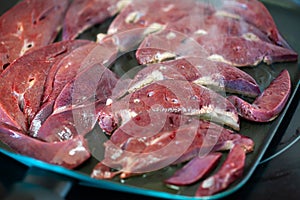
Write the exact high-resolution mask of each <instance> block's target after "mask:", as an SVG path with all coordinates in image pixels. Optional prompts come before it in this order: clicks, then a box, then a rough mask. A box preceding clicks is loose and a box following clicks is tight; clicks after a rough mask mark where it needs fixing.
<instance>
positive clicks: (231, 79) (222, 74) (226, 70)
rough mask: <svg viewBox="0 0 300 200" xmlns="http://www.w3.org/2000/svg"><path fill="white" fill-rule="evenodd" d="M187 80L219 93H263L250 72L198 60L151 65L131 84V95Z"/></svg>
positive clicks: (252, 95)
mask: <svg viewBox="0 0 300 200" xmlns="http://www.w3.org/2000/svg"><path fill="white" fill-rule="evenodd" d="M165 79H172V80H186V81H190V82H193V83H196V84H200V85H203V86H206V87H209V88H211V89H213V90H215V91H220V92H222V91H223V92H229V93H237V94H242V95H245V96H249V97H256V96H258V95H259V94H260V89H259V86H258V84H257V83H256V81H255V80H254V79H253V78H252V77H251V76H250V75H249V74H247V73H246V72H244V71H242V70H240V69H238V68H236V67H234V66H231V65H228V64H226V63H223V62H215V61H210V60H208V59H201V58H197V57H183V58H179V59H176V60H171V61H165V62H163V63H158V64H148V65H146V67H145V68H143V69H141V70H140V71H139V72H138V73H137V74H136V75H135V77H134V79H133V80H132V81H131V82H130V84H129V86H128V92H129V93H131V92H134V91H135V90H138V89H140V88H142V87H145V86H147V85H149V84H151V83H153V82H155V81H158V80H165Z"/></svg>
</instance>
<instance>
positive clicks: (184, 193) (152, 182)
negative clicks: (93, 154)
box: [0, 0, 300, 199]
mask: <svg viewBox="0 0 300 200" xmlns="http://www.w3.org/2000/svg"><path fill="white" fill-rule="evenodd" d="M15 2H16V1H1V7H0V12H1V13H2V12H4V11H5V10H7V9H8V8H9V7H10V6H12V5H13V4H14V3H15ZM263 2H264V3H265V5H266V6H267V8H268V9H269V11H270V13H271V14H272V16H273V18H274V20H275V22H276V24H277V26H278V29H279V31H280V33H281V34H282V36H283V37H284V38H285V39H286V40H287V42H288V43H289V44H290V45H291V47H292V48H293V49H294V50H295V51H296V52H300V40H299V39H298V38H299V34H298V33H299V32H300V26H299V20H300V5H298V4H297V3H295V2H297V1H287V2H288V3H286V4H278V3H277V1H276V0H274V1H271V0H266V1H263ZM109 22H110V21H108V22H106V24H104V25H102V26H95V27H93V28H91V29H89V30H88V31H87V32H85V33H83V34H82V35H81V36H80V38H85V39H90V38H93V39H94V38H95V37H94V36H95V34H97V33H98V32H99V31H104V30H105V27H106V26H107V24H109ZM282 69H288V71H289V73H290V75H291V80H292V95H291V97H290V99H289V102H288V104H287V105H286V107H285V109H284V111H283V112H282V113H281V114H280V115H279V116H278V118H276V119H275V120H274V121H272V122H270V123H251V122H248V121H244V120H242V121H241V131H240V133H242V134H244V135H246V136H249V137H251V138H252V139H253V140H254V142H255V149H254V151H253V152H252V153H250V154H248V155H247V159H246V165H245V170H244V174H243V176H242V178H240V179H239V180H237V181H236V182H234V183H233V184H232V185H231V186H230V187H229V188H228V189H227V190H225V191H224V192H221V193H218V194H216V195H213V196H211V197H210V198H211V199H219V198H222V197H225V196H227V195H229V194H231V193H233V192H234V191H236V190H238V189H239V188H240V187H241V186H242V185H244V184H245V183H246V182H247V181H248V179H249V178H250V176H251V175H252V173H253V172H254V170H255V168H256V167H257V165H258V164H259V162H260V160H261V159H262V156H263V154H264V153H265V151H266V149H267V148H268V146H269V144H270V142H271V141H272V139H273V137H274V135H275V134H280V133H283V132H284V131H283V130H280V128H282V127H283V126H282V124H284V123H286V122H288V119H286V118H285V115H286V114H287V112H293V111H291V110H288V109H289V107H290V105H291V103H292V99H293V97H294V96H295V93H296V92H297V90H298V87H299V77H300V64H299V63H296V62H293V63H277V64H273V65H270V66H267V65H264V64H260V65H259V66H257V67H251V68H250V67H249V68H243V70H245V71H246V72H248V73H249V74H251V75H252V76H253V77H254V78H255V79H256V81H257V83H258V84H259V85H260V87H261V89H264V88H265V87H267V86H268V85H269V83H270V82H271V81H272V80H273V79H274V78H275V77H276V75H278V74H279V72H280V71H281V70H282ZM115 70H116V71H119V69H115ZM122 70H126V69H122ZM298 96H299V95H298ZM294 102H297V101H294ZM99 131H100V129H99V128H97V127H96V128H95V130H93V131H92V132H91V133H90V134H89V135H88V140H89V141H91V142H93V141H97V143H99V141H103V140H105V138H104V136H103V134H99ZM0 152H2V153H4V154H6V155H9V156H11V157H13V158H14V159H16V160H18V161H20V162H22V163H24V164H26V165H28V166H30V167H32V166H34V167H39V168H42V169H44V170H48V171H54V172H56V173H59V174H63V175H66V176H68V177H71V178H75V179H76V180H77V181H79V182H81V184H84V185H88V186H91V187H100V188H107V189H110V190H118V191H125V192H129V193H136V194H142V195H147V196H155V197H160V198H167V199H201V198H196V197H194V193H195V191H196V189H197V188H198V186H199V183H198V184H195V185H192V186H188V187H180V188H177V189H172V188H169V187H166V186H165V185H164V184H163V182H162V180H164V179H166V178H168V177H170V176H171V175H172V174H173V173H174V172H175V170H176V169H178V167H166V168H163V169H161V170H159V171H156V172H152V173H149V174H147V175H146V176H137V177H131V178H129V179H127V180H119V179H114V180H110V181H105V180H96V179H92V178H90V176H89V175H90V173H91V170H92V168H93V167H94V166H95V164H96V163H97V162H98V160H97V159H95V158H91V159H90V160H89V161H88V162H86V163H84V164H83V165H82V166H81V167H79V168H78V169H76V170H68V169H65V168H62V167H59V166H53V165H50V164H47V163H43V162H40V161H37V160H35V159H32V158H28V157H26V156H22V155H18V154H15V153H13V152H12V151H11V150H10V149H9V147H7V146H6V145H5V144H3V143H1V142H0ZM224 158H225V156H224V157H223V158H222V159H223V160H224Z"/></svg>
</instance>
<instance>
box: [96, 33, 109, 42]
mask: <svg viewBox="0 0 300 200" xmlns="http://www.w3.org/2000/svg"><path fill="white" fill-rule="evenodd" d="M106 36H107V34H104V33H98V34H97V40H96V42H97V43H100V44H101V43H102V42H103V39H104V38H105V37H106Z"/></svg>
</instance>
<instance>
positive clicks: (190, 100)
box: [99, 80, 239, 132]
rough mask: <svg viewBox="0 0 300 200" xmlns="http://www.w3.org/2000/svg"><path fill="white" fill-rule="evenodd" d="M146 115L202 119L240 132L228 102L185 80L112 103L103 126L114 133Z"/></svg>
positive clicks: (154, 86) (158, 85) (155, 85)
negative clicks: (135, 118)
mask: <svg viewBox="0 0 300 200" xmlns="http://www.w3.org/2000/svg"><path fill="white" fill-rule="evenodd" d="M178 85H180V90H178ZM145 111H146V112H148V114H149V116H150V117H151V116H153V117H154V116H156V115H160V114H161V115H167V114H168V113H175V114H182V115H186V116H194V117H200V118H202V119H208V120H211V121H214V122H217V123H221V124H225V125H227V126H229V127H232V128H233V129H235V130H239V117H238V114H237V112H236V110H235V107H234V106H233V105H232V104H231V103H230V102H229V101H227V99H226V98H224V97H223V96H221V95H220V94H218V93H216V92H214V91H212V90H210V89H208V88H206V87H203V86H201V85H196V84H194V83H190V82H188V81H182V80H162V81H156V82H154V83H152V84H150V85H148V86H146V87H143V88H141V89H140V90H137V91H135V92H133V93H131V94H128V95H126V96H125V97H124V98H121V99H120V100H116V101H115V100H112V103H111V104H109V105H108V106H106V107H105V109H104V110H103V111H101V112H100V115H99V119H100V121H99V124H100V127H101V128H102V129H103V130H104V131H105V132H106V131H108V132H109V131H111V130H113V127H111V128H110V126H111V125H115V126H118V125H121V124H124V123H125V122H126V121H128V120H129V119H131V118H132V117H135V116H137V115H139V114H140V113H143V112H145ZM102 119H105V120H102ZM107 128H108V130H107Z"/></svg>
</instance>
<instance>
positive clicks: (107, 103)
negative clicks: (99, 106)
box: [105, 98, 113, 106]
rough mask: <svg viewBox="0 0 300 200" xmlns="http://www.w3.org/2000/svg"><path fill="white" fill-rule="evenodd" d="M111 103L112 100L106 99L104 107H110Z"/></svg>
mask: <svg viewBox="0 0 300 200" xmlns="http://www.w3.org/2000/svg"><path fill="white" fill-rule="evenodd" d="M112 103H113V100H112V99H110V98H108V99H107V100H106V104H105V105H106V106H109V105H111V104H112Z"/></svg>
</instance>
